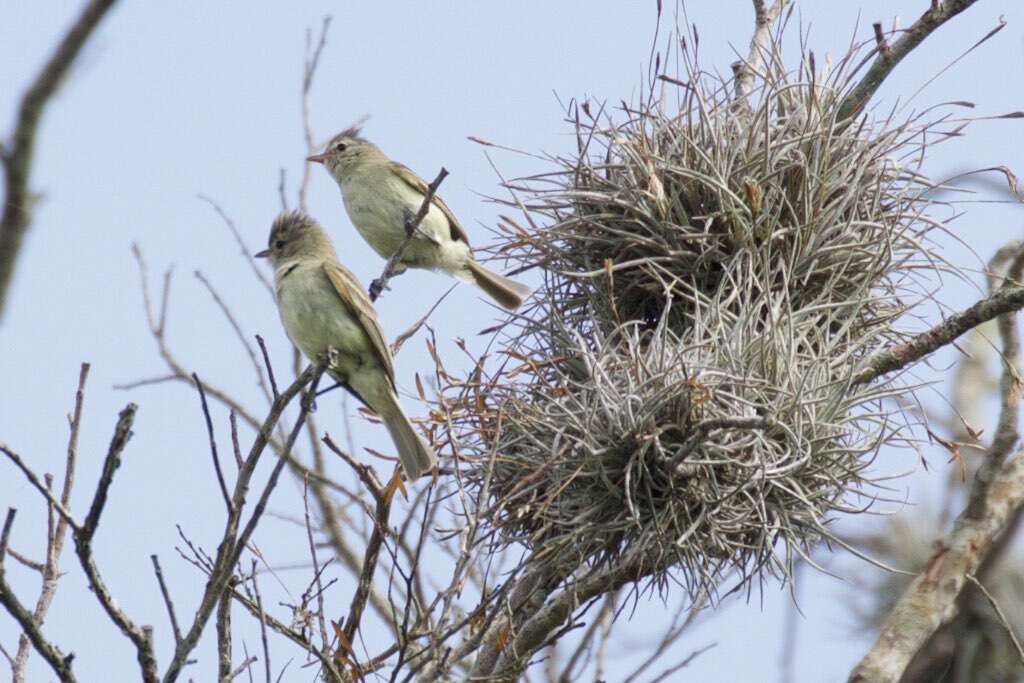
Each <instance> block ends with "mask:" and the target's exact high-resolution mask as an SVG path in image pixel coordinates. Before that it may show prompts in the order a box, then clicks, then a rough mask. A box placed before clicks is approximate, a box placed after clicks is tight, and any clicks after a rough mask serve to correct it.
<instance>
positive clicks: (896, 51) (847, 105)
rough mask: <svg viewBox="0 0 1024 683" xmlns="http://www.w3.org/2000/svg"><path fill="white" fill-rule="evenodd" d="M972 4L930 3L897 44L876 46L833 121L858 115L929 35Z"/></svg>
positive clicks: (959, 0) (958, 0)
mask: <svg viewBox="0 0 1024 683" xmlns="http://www.w3.org/2000/svg"><path fill="white" fill-rule="evenodd" d="M975 2H977V0H944V1H943V0H932V3H931V7H929V8H928V9H927V10H926V11H925V13H924V14H922V15H921V17H920V18H919V19H918V20H917V21H915V22H914V23H913V25H912V26H911V27H910V28H908V29H907V30H906V31H905V32H904V33H903V35H902V36H900V39H899V40H897V41H896V42H895V43H893V44H892V45H891V46H886V47H887V48H888V49H882V45H878V47H876V50H877V52H878V56H877V57H875V61H874V62H873V63H872V64H871V67H870V68H869V69H868V72H867V73H866V74H864V77H863V78H862V79H861V80H860V82H859V83H857V85H855V86H854V87H853V89H852V90H850V92H849V93H848V94H847V95H846V97H844V98H843V101H842V102H841V103H840V105H839V113H838V115H837V116H836V119H837V120H839V121H843V120H846V119H849V118H852V117H855V116H858V115H859V114H861V112H863V111H864V107H866V106H867V103H868V101H869V100H870V99H871V97H872V96H873V95H874V94H875V92H876V91H877V90H878V88H879V87H881V85H882V83H883V81H885V79H886V78H887V77H888V76H889V74H890V73H891V72H892V70H893V69H895V68H896V65H897V64H899V63H900V61H902V60H903V58H904V57H906V56H907V55H909V54H910V53H911V51H913V49H914V48H916V47H917V46H918V45H920V44H921V43H922V42H923V41H924V39H925V38H927V37H928V36H929V35H931V33H932V31H934V30H935V29H937V28H938V27H940V26H942V25H943V24H944V23H946V22H947V21H949V20H950V19H952V18H953V17H955V16H956V15H958V14H960V13H961V12H963V11H964V10H965V9H967V8H968V7H970V6H971V5H973V4H974V3H975Z"/></svg>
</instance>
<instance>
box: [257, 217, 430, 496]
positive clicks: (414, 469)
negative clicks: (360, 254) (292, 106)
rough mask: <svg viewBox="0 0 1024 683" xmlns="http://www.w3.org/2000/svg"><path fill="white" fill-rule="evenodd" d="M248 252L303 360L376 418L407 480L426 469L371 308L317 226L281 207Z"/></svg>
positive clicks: (421, 443) (424, 448) (424, 452)
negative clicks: (263, 273)
mask: <svg viewBox="0 0 1024 683" xmlns="http://www.w3.org/2000/svg"><path fill="white" fill-rule="evenodd" d="M255 256H256V257H259V258H267V259H269V260H270V263H271V265H272V266H273V268H274V292H275V298H276V300H277V307H278V312H279V313H280V316H281V322H282V323H283V324H284V329H285V331H286V332H287V334H288V337H289V338H290V339H291V340H292V343H294V344H295V346H297V347H298V348H299V350H300V351H302V353H303V354H304V355H305V356H306V358H308V359H309V360H310V361H313V362H317V360H318V359H320V358H324V357H325V356H326V357H328V358H329V362H330V366H329V367H328V368H327V371H328V372H329V373H330V375H331V376H332V377H333V378H334V379H335V380H336V381H337V382H338V383H339V384H341V385H342V386H344V387H345V388H347V389H348V390H349V391H350V392H351V393H352V394H353V395H354V396H355V397H356V398H357V399H358V400H359V401H361V402H362V403H363V404H364V405H366V406H367V407H368V408H370V409H371V410H373V411H374V412H375V413H377V415H379V416H380V417H381V419H382V420H383V422H384V425H385V426H386V427H387V430H388V432H389V433H390V435H391V439H392V441H394V443H395V447H396V448H397V449H398V457H399V460H400V461H401V464H402V469H403V470H404V471H405V474H406V476H407V477H408V478H409V479H410V480H415V479H417V478H418V477H420V476H421V475H423V474H425V473H427V472H430V471H432V470H433V469H434V468H435V466H436V465H437V454H436V453H435V452H434V450H433V449H432V448H431V447H430V446H429V445H428V444H427V443H426V441H425V440H424V439H423V437H422V436H420V434H419V433H418V432H417V431H416V429H415V427H413V424H412V422H411V421H410V420H409V417H408V416H407V415H406V414H405V411H403V410H402V406H401V404H400V403H399V400H398V393H397V386H396V385H395V370H394V361H393V360H392V357H391V349H390V347H389V346H388V343H387V341H385V339H384V333H383V331H382V330H381V326H380V322H379V321H378V319H377V312H376V311H375V310H374V308H373V304H372V303H371V302H370V299H369V297H368V296H367V295H366V293H365V291H364V290H363V287H362V284H361V283H360V282H359V280H358V278H356V276H355V275H354V274H353V273H352V272H351V271H349V270H348V269H347V268H345V266H343V265H341V262H340V261H339V260H338V255H337V252H336V251H335V250H334V245H333V244H332V243H331V240H330V238H329V237H328V236H327V234H326V233H325V232H324V230H323V228H321V227H320V225H319V224H318V223H317V222H316V220H314V219H313V218H312V217H310V216H309V215H308V214H306V213H304V212H302V211H286V212H284V213H282V214H280V215H279V216H278V217H277V218H276V219H275V220H274V222H273V225H272V226H271V228H270V238H269V240H268V243H267V248H266V249H265V250H263V251H261V252H259V253H257V254H255Z"/></svg>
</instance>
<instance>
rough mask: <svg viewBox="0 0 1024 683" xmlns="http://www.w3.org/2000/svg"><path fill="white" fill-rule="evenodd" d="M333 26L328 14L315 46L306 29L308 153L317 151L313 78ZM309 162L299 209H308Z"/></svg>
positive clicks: (304, 89) (304, 127)
mask: <svg viewBox="0 0 1024 683" xmlns="http://www.w3.org/2000/svg"><path fill="white" fill-rule="evenodd" d="M330 27H331V17H330V16H326V17H324V18H323V21H322V22H321V24H320V37H319V39H318V40H317V42H316V46H315V47H314V46H313V32H312V30H310V29H306V59H305V61H304V62H303V65H302V137H303V139H304V140H305V142H306V155H307V156H308V155H310V154H312V153H313V152H315V151H316V143H315V142H314V141H313V124H312V123H311V122H310V115H309V112H310V109H311V107H310V95H311V93H312V91H313V78H314V77H315V76H316V69H317V67H318V66H319V65H320V56H321V55H322V54H323V51H324V47H325V46H326V45H327V31H328V29H330ZM309 176H310V168H309V164H303V165H302V181H301V182H300V183H299V209H301V210H302V211H305V210H306V193H307V191H308V190H309Z"/></svg>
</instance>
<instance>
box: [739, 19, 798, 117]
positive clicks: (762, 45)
mask: <svg viewBox="0 0 1024 683" xmlns="http://www.w3.org/2000/svg"><path fill="white" fill-rule="evenodd" d="M786 2H787V0H775V2H774V3H772V6H771V7H766V6H765V1H764V0H753V4H754V35H753V37H752V38H751V39H750V53H749V54H748V55H747V59H746V60H740V61H737V62H735V63H733V65H732V71H733V74H735V88H736V100H737V102H742V103H743V104H744V105H747V106H749V103H748V101H747V98H749V97H750V84H751V82H752V81H753V80H754V76H755V75H757V74H758V73H759V72H760V71H761V68H762V66H763V65H764V59H765V55H766V54H768V51H769V42H770V40H771V28H772V22H774V21H775V20H776V19H777V18H778V16H779V14H781V13H782V10H783V9H784V8H785V6H786Z"/></svg>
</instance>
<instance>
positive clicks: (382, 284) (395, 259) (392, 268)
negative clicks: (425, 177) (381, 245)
mask: <svg viewBox="0 0 1024 683" xmlns="http://www.w3.org/2000/svg"><path fill="white" fill-rule="evenodd" d="M447 175H448V171H447V169H445V168H444V167H443V166H442V167H441V170H440V171H439V172H438V174H437V177H436V178H434V181H433V182H432V183H430V185H427V191H426V193H425V194H424V195H423V202H422V203H420V208H419V211H417V212H416V214H415V215H413V216H406V219H405V239H404V240H403V241H402V243H401V244H400V245H398V249H396V250H395V253H394V254H392V255H391V258H389V259H388V261H387V263H385V264H384V272H382V273H381V275H380V277H379V278H376V279H375V280H374V281H373V282H371V283H370V301H377V298H378V297H379V296H380V295H381V292H383V291H384V290H385V289H387V286H388V280H390V279H391V278H393V277H394V276H395V274H396V273H397V272H398V267H399V264H400V263H401V262H402V256H403V255H405V251H406V249H408V248H409V245H410V244H412V241H413V240H414V239H415V238H416V232H417V231H418V230H419V228H420V223H422V222H423V219H424V218H426V217H427V213H428V212H429V211H430V207H431V205H432V203H433V201H434V195H435V194H436V193H437V188H438V187H440V186H441V183H442V182H444V179H445V177H446V176H447Z"/></svg>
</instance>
